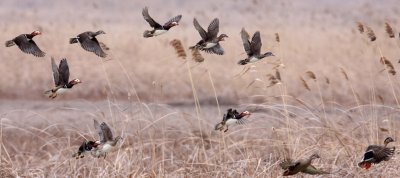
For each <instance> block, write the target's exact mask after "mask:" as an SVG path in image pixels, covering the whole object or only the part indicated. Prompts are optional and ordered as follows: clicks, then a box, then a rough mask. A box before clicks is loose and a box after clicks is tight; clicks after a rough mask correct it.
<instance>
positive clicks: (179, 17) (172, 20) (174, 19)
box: [164, 15, 182, 27]
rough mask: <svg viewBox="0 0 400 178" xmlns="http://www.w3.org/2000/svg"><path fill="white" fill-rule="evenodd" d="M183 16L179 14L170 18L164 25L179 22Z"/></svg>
mask: <svg viewBox="0 0 400 178" xmlns="http://www.w3.org/2000/svg"><path fill="white" fill-rule="evenodd" d="M181 18H182V15H177V16H175V17H174V18H172V19H170V20H169V21H168V22H166V23H165V24H164V27H168V26H171V24H172V23H173V22H176V23H179V21H180V20H181Z"/></svg>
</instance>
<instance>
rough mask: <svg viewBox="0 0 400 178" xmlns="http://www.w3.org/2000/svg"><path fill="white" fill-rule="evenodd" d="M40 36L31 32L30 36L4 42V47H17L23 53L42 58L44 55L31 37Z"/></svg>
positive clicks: (22, 35)
mask: <svg viewBox="0 0 400 178" xmlns="http://www.w3.org/2000/svg"><path fill="white" fill-rule="evenodd" d="M41 34H42V33H41V32H40V31H33V32H32V33H30V34H21V35H18V36H17V37H15V38H14V39H12V40H8V41H6V47H11V46H14V45H17V46H18V48H19V49H20V50H21V51H22V52H24V53H27V54H32V55H34V56H36V57H44V56H45V55H46V53H45V52H43V51H42V50H40V48H39V47H38V45H37V44H36V43H35V41H33V37H35V36H37V35H41Z"/></svg>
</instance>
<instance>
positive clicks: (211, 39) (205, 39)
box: [189, 18, 228, 55]
mask: <svg viewBox="0 0 400 178" xmlns="http://www.w3.org/2000/svg"><path fill="white" fill-rule="evenodd" d="M193 25H194V27H195V28H196V30H197V31H198V32H199V34H200V36H201V40H200V41H199V42H197V44H196V45H194V46H191V47H190V48H189V49H192V50H193V49H199V50H202V51H205V52H207V53H211V54H218V55H223V54H224V49H223V48H222V47H221V45H220V44H219V42H220V41H224V38H227V37H228V35H226V34H221V35H219V36H218V32H219V20H218V18H215V19H214V20H213V21H211V23H210V25H208V29H207V31H205V30H204V29H203V27H201V25H200V24H199V22H198V21H197V20H196V18H194V19H193Z"/></svg>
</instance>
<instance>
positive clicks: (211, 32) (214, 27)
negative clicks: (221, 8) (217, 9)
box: [207, 18, 219, 39]
mask: <svg viewBox="0 0 400 178" xmlns="http://www.w3.org/2000/svg"><path fill="white" fill-rule="evenodd" d="M218 32H219V20H218V18H215V19H214V20H213V21H211V23H210V25H209V26H208V32H207V37H208V39H214V38H217V35H218Z"/></svg>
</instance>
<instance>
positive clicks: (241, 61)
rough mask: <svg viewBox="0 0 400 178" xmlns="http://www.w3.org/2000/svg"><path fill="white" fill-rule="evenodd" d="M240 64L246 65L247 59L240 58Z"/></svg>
mask: <svg viewBox="0 0 400 178" xmlns="http://www.w3.org/2000/svg"><path fill="white" fill-rule="evenodd" d="M238 64H239V65H246V64H247V62H246V60H240V61H239V62H238Z"/></svg>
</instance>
